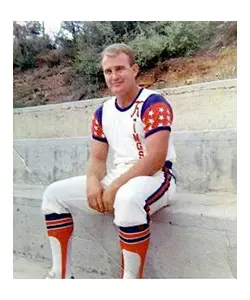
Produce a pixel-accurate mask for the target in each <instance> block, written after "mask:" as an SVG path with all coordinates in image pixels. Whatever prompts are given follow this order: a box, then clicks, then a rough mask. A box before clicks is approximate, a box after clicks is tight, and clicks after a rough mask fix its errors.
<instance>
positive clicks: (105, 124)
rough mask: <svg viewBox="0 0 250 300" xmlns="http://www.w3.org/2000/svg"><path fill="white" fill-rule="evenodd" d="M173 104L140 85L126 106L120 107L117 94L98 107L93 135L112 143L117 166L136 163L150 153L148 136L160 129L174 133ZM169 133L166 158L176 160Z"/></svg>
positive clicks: (93, 120)
mask: <svg viewBox="0 0 250 300" xmlns="http://www.w3.org/2000/svg"><path fill="white" fill-rule="evenodd" d="M172 122H173V111H172V107H171V105H170V103H169V101H168V100H167V99H165V98H164V97H163V96H162V95H161V94H159V93H157V92H156V91H152V90H149V89H144V88H141V89H140V91H139V93H138V94H137V96H136V98H135V99H134V101H133V102H132V103H131V104H130V105H129V106H127V107H125V108H121V107H119V106H118V103H117V101H116V98H115V97H112V98H110V99H109V100H107V101H106V102H105V103H104V104H103V105H102V106H101V107H99V108H98V109H97V110H96V112H95V114H94V116H93V119H92V137H93V138H94V139H96V140H98V141H101V142H105V143H108V144H109V147H110V148H111V150H112V152H113V153H114V165H120V164H134V163H135V162H136V161H138V160H139V159H141V158H142V157H144V156H146V155H147V149H146V138H147V137H148V136H150V135H151V134H154V133H156V132H158V131H160V130H168V131H170V132H171V125H172ZM175 157H176V155H175V150H174V146H173V140H172V136H171V133H170V138H169V145H168V152H167V156H166V161H171V162H174V161H175Z"/></svg>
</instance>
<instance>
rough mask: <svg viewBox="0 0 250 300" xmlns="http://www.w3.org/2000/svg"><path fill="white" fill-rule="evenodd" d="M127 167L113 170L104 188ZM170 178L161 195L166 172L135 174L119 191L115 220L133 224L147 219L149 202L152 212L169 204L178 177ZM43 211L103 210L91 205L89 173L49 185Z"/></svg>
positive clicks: (94, 212) (104, 183)
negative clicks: (89, 200) (88, 186)
mask: <svg viewBox="0 0 250 300" xmlns="http://www.w3.org/2000/svg"><path fill="white" fill-rule="evenodd" d="M127 169H128V166H127V167H124V166H120V167H118V168H116V169H114V170H112V171H111V172H109V173H108V174H107V175H106V176H105V177H104V178H103V180H102V184H103V186H104V188H105V187H107V186H108V185H110V184H111V183H112V181H114V180H115V179H116V178H118V177H119V176H120V175H121V174H122V173H124V172H125V171H126V170H127ZM168 180H169V181H168V189H167V191H166V192H165V193H164V194H163V195H161V194H162V191H163V190H164V187H163V184H164V182H166V177H165V176H164V173H163V172H158V173H157V174H155V175H154V176H138V177H135V178H133V179H131V180H129V181H128V182H127V183H126V184H124V185H123V186H122V187H120V189H119V190H118V191H117V193H116V197H115V202H114V224H115V225H117V226H122V227H129V226H136V225H141V224H145V223H147V221H148V220H147V212H146V210H145V205H146V204H147V203H149V204H150V205H148V207H150V210H149V214H150V215H152V214H153V213H154V212H156V211H157V210H159V209H161V208H162V207H164V206H166V205H167V200H168V199H169V198H171V197H172V195H173V194H174V192H175V181H174V180H173V178H171V176H169V178H168ZM160 189H161V191H160ZM165 190H166V184H165ZM157 195H158V196H157ZM159 195H160V197H159ZM157 197H158V198H157ZM147 201H149V202H147ZM151 203H152V204H151ZM42 212H43V213H44V214H51V213H57V214H62V213H72V214H74V213H76V212H77V213H79V212H82V213H83V214H84V213H88V214H93V215H95V214H100V213H99V212H97V211H95V210H93V209H92V208H90V207H89V205H88V202H87V197H86V176H77V177H72V178H69V179H64V180H60V181H56V182H54V183H52V184H51V185H49V186H48V187H47V189H46V190H45V192H44V196H43V202H42Z"/></svg>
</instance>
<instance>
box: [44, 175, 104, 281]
mask: <svg viewBox="0 0 250 300" xmlns="http://www.w3.org/2000/svg"><path fill="white" fill-rule="evenodd" d="M76 211H82V212H87V213H92V214H99V213H98V212H96V211H95V210H93V209H91V208H90V207H89V206H88V203H87V199H86V176H78V177H73V178H69V179H64V180H60V181H57V182H54V183H52V184H51V185H49V186H48V187H47V189H46V190H45V192H44V195H43V203H42V212H43V213H44V215H45V223H46V227H47V232H48V237H49V241H50V246H51V250H52V258H53V264H52V270H51V272H50V273H49V274H50V275H49V277H51V278H70V277H71V273H72V270H71V241H72V233H73V230H74V222H73V217H72V214H73V213H74V212H76Z"/></svg>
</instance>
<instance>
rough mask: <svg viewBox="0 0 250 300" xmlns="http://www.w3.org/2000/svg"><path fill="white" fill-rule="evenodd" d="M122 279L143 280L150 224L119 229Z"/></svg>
mask: <svg viewBox="0 0 250 300" xmlns="http://www.w3.org/2000/svg"><path fill="white" fill-rule="evenodd" d="M119 229H120V231H119V238H120V247H121V251H122V255H121V259H122V278H124V279H128V278H142V274H143V268H144V263H145V259H146V254H147V250H148V246H149V241H150V228H149V224H143V225H139V226H132V227H120V228H119Z"/></svg>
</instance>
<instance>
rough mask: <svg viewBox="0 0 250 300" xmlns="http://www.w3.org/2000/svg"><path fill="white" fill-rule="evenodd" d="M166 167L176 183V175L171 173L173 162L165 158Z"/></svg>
mask: <svg viewBox="0 0 250 300" xmlns="http://www.w3.org/2000/svg"><path fill="white" fill-rule="evenodd" d="M164 166H165V167H166V168H167V169H168V174H170V175H171V176H172V177H173V178H174V181H175V183H176V181H177V180H176V177H175V175H174V174H173V173H172V166H173V163H172V162H171V161H170V160H166V161H165V165H164Z"/></svg>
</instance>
